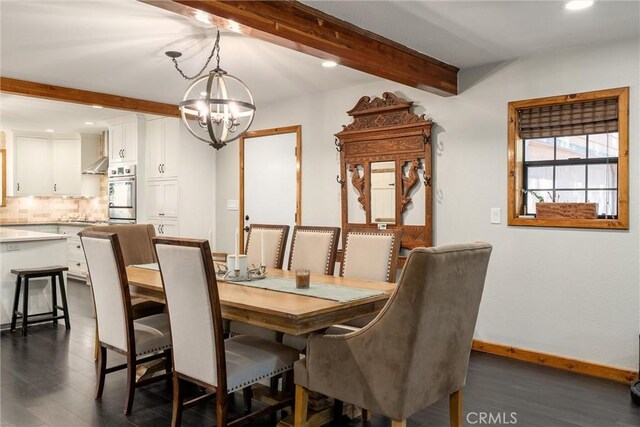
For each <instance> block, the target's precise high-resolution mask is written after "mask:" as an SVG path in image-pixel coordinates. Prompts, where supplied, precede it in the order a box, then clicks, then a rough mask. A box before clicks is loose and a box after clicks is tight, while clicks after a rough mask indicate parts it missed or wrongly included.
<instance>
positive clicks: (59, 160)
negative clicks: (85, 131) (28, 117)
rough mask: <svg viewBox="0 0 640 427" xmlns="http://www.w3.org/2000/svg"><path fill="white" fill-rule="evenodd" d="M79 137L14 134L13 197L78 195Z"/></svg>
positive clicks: (79, 169) (80, 172)
mask: <svg viewBox="0 0 640 427" xmlns="http://www.w3.org/2000/svg"><path fill="white" fill-rule="evenodd" d="M80 147H81V146H80V138H79V137H77V136H76V135H70V136H69V138H61V137H57V136H55V135H48V134H40V135H39V134H38V133H33V132H31V133H24V134H22V133H20V132H15V133H14V142H13V150H14V195H16V196H77V195H80V192H81V190H80V177H81V174H82V170H81V167H80V166H81V162H80Z"/></svg>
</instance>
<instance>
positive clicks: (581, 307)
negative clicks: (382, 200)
mask: <svg viewBox="0 0 640 427" xmlns="http://www.w3.org/2000/svg"><path fill="white" fill-rule="evenodd" d="M639 48H640V46H639V43H638V40H633V41H625V42H621V43H616V44H613V45H607V46H596V47H588V48H581V49H575V50H570V51H563V52H557V53H553V54H547V55H544V56H537V57H531V58H522V59H518V60H513V61H510V62H504V63H500V64H496V65H493V66H487V67H482V68H476V69H470V70H465V71H462V72H461V73H460V92H461V94H460V95H458V96H456V97H449V98H444V97H439V96H435V95H431V94H429V93H426V92H423V91H419V90H415V89H412V88H408V87H406V86H402V85H399V84H396V83H392V82H388V81H384V80H379V81H377V82H376V83H373V84H367V85H361V86H355V87H349V88H346V89H341V90H334V91H330V92H324V93H319V94H316V95H313V96H309V97H305V98H296V99H290V100H286V101H283V102H280V103H277V104H272V105H269V106H262V108H259V110H258V111H257V113H256V120H255V122H254V125H253V126H252V129H254V130H257V129H263V128H271V127H277V126H288V125H297V124H301V125H302V146H303V148H302V153H303V154H302V155H303V161H302V186H303V190H302V193H303V200H302V219H303V223H304V224H307V225H310V224H314V225H334V226H335V225H340V192H339V185H338V184H337V183H336V181H335V176H336V174H337V173H338V170H339V169H338V165H339V163H338V160H339V159H338V155H337V152H336V151H335V149H334V146H333V134H334V133H336V132H338V131H340V130H341V125H343V124H347V123H348V121H349V120H348V116H347V114H346V113H345V112H346V111H347V110H349V109H350V108H352V107H353V106H354V105H355V103H356V102H357V100H358V99H359V98H360V97H361V96H364V95H368V96H380V95H381V94H382V92H384V91H392V92H395V93H396V94H398V95H401V96H402V97H405V98H407V99H409V100H413V101H415V103H416V109H415V111H416V112H418V113H421V112H425V113H426V115H427V117H432V118H433V120H434V121H435V122H436V123H437V126H436V127H435V129H434V134H435V138H434V145H435V147H434V168H435V183H434V185H435V186H434V190H435V191H434V221H435V224H434V230H435V231H434V242H435V243H436V244H438V245H441V244H447V243H457V242H470V241H475V240H484V241H488V242H490V243H492V244H493V245H494V251H493V255H492V258H491V263H490V268H489V273H488V277H487V282H486V287H485V292H484V296H483V301H482V306H481V310H480V317H479V320H478V325H477V329H476V338H477V339H480V340H485V341H490V342H496V343H501V344H508V345H513V346H518V347H524V348H528V349H533V350H537V351H541V352H548V353H553V354H558V355H564V356H568V357H572V358H578V359H584V360H589V361H594V362H599V363H604V364H608V365H613V366H619V367H624V368H631V369H637V368H638V365H637V364H638V333H639V326H640V319H639V311H640V307H639V306H640V296H639V286H638V284H639V282H640V280H639V279H640V272H639V269H640V262H639V255H640V253H639V252H640V251H639V244H640V243H639V233H638V225H639V224H638V183H639V182H638V181H639V180H638V160H639V151H640V146H639V144H638V116H639V114H638V112H639V111H638V86H639V84H638V79H639V75H638V73H639V66H638V64H639V61H640V58H639ZM620 86H630V87H631V103H630V141H629V142H630V230H629V231H602V230H575V229H553V228H538V227H535V228H527V227H508V226H506V224H505V223H504V221H505V220H506V215H505V212H506V207H507V193H506V189H507V175H506V170H507V164H506V161H507V103H508V102H509V101H514V100H521V99H528V98H537V97H544V96H552V95H560V94H567V93H572V92H583V91H591V90H598V89H606V88H613V87H620ZM216 170H217V183H218V185H217V200H218V203H217V241H218V249H220V250H226V251H229V250H231V248H232V247H233V235H234V230H235V228H236V221H237V212H229V211H227V210H226V200H227V199H237V197H238V195H237V188H238V144H231V146H229V147H226V148H224V149H223V150H221V151H220V152H219V153H218V158H217V168H216ZM256 173H259V171H256ZM492 207H500V208H502V220H503V223H502V224H500V225H491V224H490V223H489V215H490V209H491V208H492Z"/></svg>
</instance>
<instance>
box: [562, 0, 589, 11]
mask: <svg viewBox="0 0 640 427" xmlns="http://www.w3.org/2000/svg"><path fill="white" fill-rule="evenodd" d="M593 3H594V2H593V0H572V1H570V2H567V3H566V4H565V5H564V8H565V9H567V10H582V9H586V8H588V7H591V6H593Z"/></svg>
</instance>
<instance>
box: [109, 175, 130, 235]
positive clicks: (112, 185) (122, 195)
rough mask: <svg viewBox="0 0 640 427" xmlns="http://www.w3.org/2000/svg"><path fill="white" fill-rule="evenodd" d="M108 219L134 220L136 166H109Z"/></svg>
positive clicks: (112, 220) (114, 220) (123, 221)
mask: <svg viewBox="0 0 640 427" xmlns="http://www.w3.org/2000/svg"><path fill="white" fill-rule="evenodd" d="M108 186H109V221H110V222H122V223H135V222H136V167H135V166H133V165H132V166H110V167H109V180H108Z"/></svg>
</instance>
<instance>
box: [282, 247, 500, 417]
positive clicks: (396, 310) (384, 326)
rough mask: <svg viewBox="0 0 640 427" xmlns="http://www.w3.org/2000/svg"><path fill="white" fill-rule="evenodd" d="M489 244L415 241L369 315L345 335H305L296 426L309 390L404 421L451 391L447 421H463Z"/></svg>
mask: <svg viewBox="0 0 640 427" xmlns="http://www.w3.org/2000/svg"><path fill="white" fill-rule="evenodd" d="M490 255H491V245H489V244H488V243H473V244H465V245H452V246H441V247H434V248H417V249H414V250H412V251H411V252H410V253H409V256H408V258H407V262H406V264H405V267H404V269H403V271H402V273H401V275H400V280H399V283H398V286H397V287H396V289H395V291H394V293H393V294H392V295H391V297H390V298H389V301H388V302H387V304H386V305H385V307H384V308H383V309H382V311H381V312H380V314H378V316H376V318H375V319H374V320H373V322H371V323H369V324H368V325H367V326H365V327H364V328H362V329H360V330H358V331H355V332H351V333H349V334H345V335H313V334H312V335H311V336H310V337H309V341H308V346H307V357H306V358H305V359H302V360H300V361H298V362H296V363H295V367H294V371H295V383H296V405H295V416H294V418H295V426H296V427H301V426H304V425H305V422H306V417H307V401H308V392H309V391H310V390H311V391H315V392H319V393H322V394H325V395H327V396H330V397H334V398H335V399H338V400H340V401H344V402H349V403H352V404H354V405H357V406H358V407H361V408H364V409H366V410H368V411H371V412H374V413H377V414H381V415H383V416H386V417H388V418H391V420H392V424H393V425H395V426H405V425H406V420H407V418H409V417H410V416H411V415H413V414H415V413H416V412H417V411H420V410H422V409H424V408H425V407H427V406H430V405H431V404H433V403H435V402H437V401H438V400H440V399H442V398H444V397H446V396H449V399H450V400H449V402H450V408H451V411H450V413H451V425H452V426H461V425H462V419H461V416H462V400H461V399H462V396H461V393H462V388H463V387H464V384H465V379H466V374H467V366H468V364H469V354H470V352H471V341H472V339H473V331H474V328H475V324H476V320H477V317H478V310H479V307H480V299H481V297H482V290H483V288H484V282H485V277H486V273H487V266H488V263H489V257H490Z"/></svg>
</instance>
